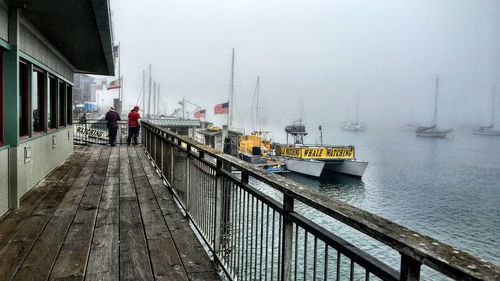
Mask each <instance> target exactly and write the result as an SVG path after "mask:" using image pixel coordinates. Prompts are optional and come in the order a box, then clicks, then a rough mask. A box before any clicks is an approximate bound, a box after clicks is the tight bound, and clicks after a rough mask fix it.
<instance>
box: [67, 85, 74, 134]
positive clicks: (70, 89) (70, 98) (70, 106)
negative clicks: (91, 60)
mask: <svg viewBox="0 0 500 281" xmlns="http://www.w3.org/2000/svg"><path fill="white" fill-rule="evenodd" d="M66 125H67V126H71V125H73V86H71V85H70V84H68V83H66Z"/></svg>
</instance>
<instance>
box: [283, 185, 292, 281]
mask: <svg viewBox="0 0 500 281" xmlns="http://www.w3.org/2000/svg"><path fill="white" fill-rule="evenodd" d="M293 207H294V199H293V197H291V196H290V195H287V194H283V234H282V235H283V236H282V241H283V243H281V280H286V281H288V280H292V263H293V261H292V249H293V222H292V220H291V219H290V213H292V212H293Z"/></svg>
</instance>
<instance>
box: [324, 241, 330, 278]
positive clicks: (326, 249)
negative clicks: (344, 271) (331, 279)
mask: <svg viewBox="0 0 500 281" xmlns="http://www.w3.org/2000/svg"><path fill="white" fill-rule="evenodd" d="M328 260H329V256H328V244H326V242H325V269H324V273H323V280H328Z"/></svg>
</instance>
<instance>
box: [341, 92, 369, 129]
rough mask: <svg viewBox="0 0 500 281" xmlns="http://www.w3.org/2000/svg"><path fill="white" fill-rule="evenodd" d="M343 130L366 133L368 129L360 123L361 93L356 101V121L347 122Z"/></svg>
mask: <svg viewBox="0 0 500 281" xmlns="http://www.w3.org/2000/svg"><path fill="white" fill-rule="evenodd" d="M342 130H344V131H350V132H364V131H366V127H364V126H363V125H361V124H360V123H359V91H358V95H357V99H356V121H354V122H352V121H350V122H345V123H344V125H342Z"/></svg>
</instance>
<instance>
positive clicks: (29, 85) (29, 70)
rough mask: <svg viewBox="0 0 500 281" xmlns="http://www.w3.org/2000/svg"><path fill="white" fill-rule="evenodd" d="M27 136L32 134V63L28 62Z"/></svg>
mask: <svg viewBox="0 0 500 281" xmlns="http://www.w3.org/2000/svg"><path fill="white" fill-rule="evenodd" d="M28 136H29V137H30V138H31V137H32V136H33V65H32V64H31V63H30V64H28Z"/></svg>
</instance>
